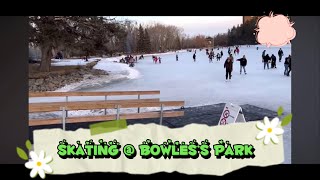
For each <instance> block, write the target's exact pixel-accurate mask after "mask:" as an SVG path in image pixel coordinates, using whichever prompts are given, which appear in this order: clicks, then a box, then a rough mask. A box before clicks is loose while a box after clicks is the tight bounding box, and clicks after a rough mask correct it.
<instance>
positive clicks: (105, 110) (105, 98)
mask: <svg viewBox="0 0 320 180" xmlns="http://www.w3.org/2000/svg"><path fill="white" fill-rule="evenodd" d="M104 101H107V96H105V97H104ZM104 115H107V109H104Z"/></svg>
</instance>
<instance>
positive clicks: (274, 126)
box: [256, 117, 284, 144]
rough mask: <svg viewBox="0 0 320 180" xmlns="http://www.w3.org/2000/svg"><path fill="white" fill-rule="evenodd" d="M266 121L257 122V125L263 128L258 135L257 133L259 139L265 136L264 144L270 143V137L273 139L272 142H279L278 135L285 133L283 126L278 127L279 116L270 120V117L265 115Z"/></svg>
mask: <svg viewBox="0 0 320 180" xmlns="http://www.w3.org/2000/svg"><path fill="white" fill-rule="evenodd" d="M263 120H264V123H262V122H260V121H258V122H257V127H258V128H259V129H260V130H262V131H261V132H260V133H259V134H258V135H257V137H256V138H257V139H262V138H264V141H263V142H264V144H269V142H270V139H271V140H272V142H274V143H275V144H278V143H279V139H278V137H277V135H281V134H283V132H284V131H283V129H282V128H278V124H279V118H277V117H276V118H274V119H272V121H271V122H270V121H269V118H268V117H264V119H263Z"/></svg>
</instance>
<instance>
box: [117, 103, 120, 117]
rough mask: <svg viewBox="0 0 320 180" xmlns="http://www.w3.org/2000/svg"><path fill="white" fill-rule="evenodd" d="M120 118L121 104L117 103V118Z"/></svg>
mask: <svg viewBox="0 0 320 180" xmlns="http://www.w3.org/2000/svg"><path fill="white" fill-rule="evenodd" d="M119 118H120V105H119V104H118V105H117V120H119Z"/></svg>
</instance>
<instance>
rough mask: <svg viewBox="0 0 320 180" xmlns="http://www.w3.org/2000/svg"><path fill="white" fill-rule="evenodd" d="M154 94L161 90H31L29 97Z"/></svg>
mask: <svg viewBox="0 0 320 180" xmlns="http://www.w3.org/2000/svg"><path fill="white" fill-rule="evenodd" d="M139 94H140V95H152V94H160V91H159V90H157V91H110V92H30V93H29V97H64V96H124V95H139Z"/></svg>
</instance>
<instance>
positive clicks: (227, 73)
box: [224, 57, 233, 81]
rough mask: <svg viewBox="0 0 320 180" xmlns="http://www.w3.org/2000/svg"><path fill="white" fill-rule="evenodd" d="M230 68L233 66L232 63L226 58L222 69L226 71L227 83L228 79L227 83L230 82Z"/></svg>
mask: <svg viewBox="0 0 320 180" xmlns="http://www.w3.org/2000/svg"><path fill="white" fill-rule="evenodd" d="M232 66H233V63H232V61H231V58H230V57H228V58H227V59H226V61H225V62H224V68H225V69H226V81H228V78H229V81H230V80H231V76H232V75H231V72H232Z"/></svg>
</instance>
